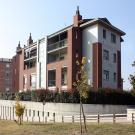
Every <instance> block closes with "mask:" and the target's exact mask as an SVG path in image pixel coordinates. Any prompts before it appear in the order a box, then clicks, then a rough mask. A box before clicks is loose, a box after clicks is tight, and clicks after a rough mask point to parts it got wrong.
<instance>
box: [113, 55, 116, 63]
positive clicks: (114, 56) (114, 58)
mask: <svg viewBox="0 0 135 135" xmlns="http://www.w3.org/2000/svg"><path fill="white" fill-rule="evenodd" d="M113 62H114V63H116V53H114V54H113Z"/></svg>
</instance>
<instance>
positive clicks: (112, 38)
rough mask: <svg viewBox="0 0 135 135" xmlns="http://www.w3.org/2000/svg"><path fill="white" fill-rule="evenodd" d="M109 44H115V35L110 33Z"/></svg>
mask: <svg viewBox="0 0 135 135" xmlns="http://www.w3.org/2000/svg"><path fill="white" fill-rule="evenodd" d="M111 42H112V43H116V35H115V34H113V33H111Z"/></svg>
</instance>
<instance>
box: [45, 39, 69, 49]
mask: <svg viewBox="0 0 135 135" xmlns="http://www.w3.org/2000/svg"><path fill="white" fill-rule="evenodd" d="M65 46H67V39H64V40H61V41H59V42H56V43H54V44H51V45H48V47H47V51H48V52H49V51H52V50H55V49H60V48H62V47H65Z"/></svg>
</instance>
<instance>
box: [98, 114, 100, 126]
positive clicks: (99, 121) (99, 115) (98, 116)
mask: <svg viewBox="0 0 135 135" xmlns="http://www.w3.org/2000/svg"><path fill="white" fill-rule="evenodd" d="M99 123H100V115H99V114H98V124H99Z"/></svg>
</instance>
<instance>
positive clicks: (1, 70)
mask: <svg viewBox="0 0 135 135" xmlns="http://www.w3.org/2000/svg"><path fill="white" fill-rule="evenodd" d="M5 91H12V74H11V59H6V58H0V92H5Z"/></svg>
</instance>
